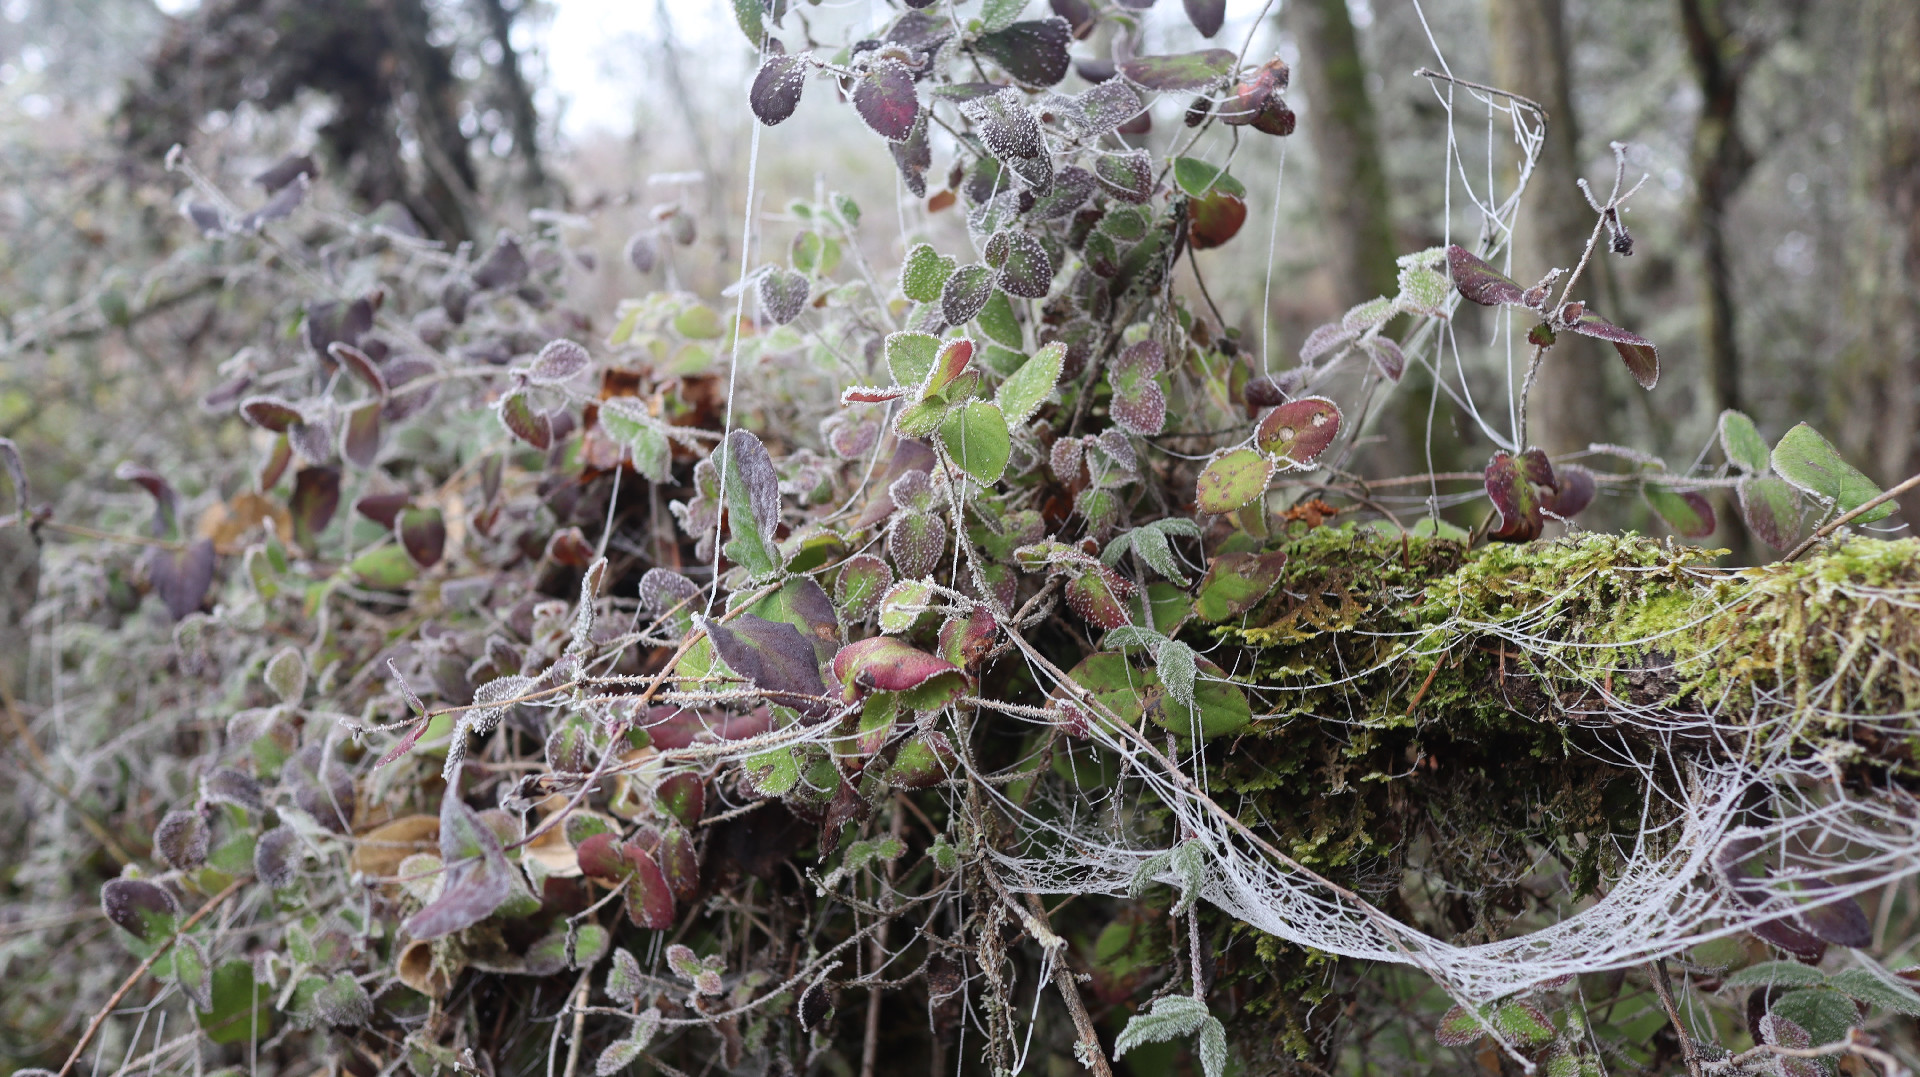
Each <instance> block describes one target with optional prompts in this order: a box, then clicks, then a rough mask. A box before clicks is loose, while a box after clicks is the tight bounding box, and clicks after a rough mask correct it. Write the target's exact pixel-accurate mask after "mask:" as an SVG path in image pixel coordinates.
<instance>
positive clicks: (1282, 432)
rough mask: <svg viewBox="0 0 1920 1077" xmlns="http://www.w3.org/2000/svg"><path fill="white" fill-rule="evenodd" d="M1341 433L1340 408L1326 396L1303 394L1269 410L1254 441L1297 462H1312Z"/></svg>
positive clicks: (1277, 454) (1275, 454)
mask: <svg viewBox="0 0 1920 1077" xmlns="http://www.w3.org/2000/svg"><path fill="white" fill-rule="evenodd" d="M1339 433H1340V408H1339V405H1337V404H1335V403H1334V402H1333V401H1331V400H1328V399H1327V398H1326V397H1324V396H1303V397H1301V398H1300V399H1298V400H1290V401H1288V402H1287V403H1285V404H1282V405H1280V406H1279V407H1277V408H1274V409H1273V410H1272V411H1270V412H1268V413H1267V417H1266V418H1264V419H1262V420H1260V428H1259V430H1258V431H1256V432H1255V433H1254V443H1255V444H1257V445H1259V446H1260V448H1261V450H1262V451H1263V452H1267V453H1271V454H1272V455H1274V456H1276V457H1279V458H1280V459H1283V460H1288V461H1291V462H1293V463H1295V464H1308V463H1312V462H1313V460H1314V458H1315V457H1317V456H1319V455H1320V454H1321V453H1323V452H1325V451H1326V450H1327V446H1329V445H1331V444H1333V439H1334V438H1335V437H1337V436H1339Z"/></svg>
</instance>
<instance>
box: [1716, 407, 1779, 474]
mask: <svg viewBox="0 0 1920 1077" xmlns="http://www.w3.org/2000/svg"><path fill="white" fill-rule="evenodd" d="M1720 451H1721V452H1723V453H1725V454H1726V456H1727V463H1729V464H1732V465H1733V466H1734V467H1737V468H1739V469H1740V470H1742V471H1744V472H1746V473H1747V474H1749V475H1765V474H1766V473H1767V468H1768V467H1769V466H1770V465H1771V463H1772V461H1771V456H1772V453H1771V452H1769V451H1768V449H1767V443H1766V441H1765V439H1763V438H1761V436H1760V431H1759V430H1758V429H1757V428H1755V427H1754V425H1753V420H1752V419H1749V418H1747V414H1746V413H1745V412H1743V411H1735V410H1733V409H1732V408H1728V409H1727V410H1726V411H1723V412H1721V413H1720Z"/></svg>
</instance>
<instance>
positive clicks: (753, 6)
mask: <svg viewBox="0 0 1920 1077" xmlns="http://www.w3.org/2000/svg"><path fill="white" fill-rule="evenodd" d="M762 10H763V8H762V6H761V0H733V21H734V22H735V23H737V24H739V27H740V32H741V33H743V34H745V35H747V44H749V45H752V46H753V47H754V48H755V49H758V48H760V46H761V45H762V44H763V43H764V42H765V41H766V39H767V27H766V23H765V22H764V21H763V20H762V19H761V12H762Z"/></svg>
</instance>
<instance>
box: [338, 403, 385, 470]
mask: <svg viewBox="0 0 1920 1077" xmlns="http://www.w3.org/2000/svg"><path fill="white" fill-rule="evenodd" d="M380 406H381V405H380V402H379V401H378V400H370V401H368V402H367V403H365V404H362V405H360V406H359V407H357V408H355V409H353V410H352V411H350V412H348V413H347V425H346V426H344V427H342V428H341V430H340V455H341V456H342V457H344V458H346V461H347V463H349V464H352V465H353V466H354V467H358V468H369V467H372V466H373V462H374V461H375V460H377V459H379V457H380Z"/></svg>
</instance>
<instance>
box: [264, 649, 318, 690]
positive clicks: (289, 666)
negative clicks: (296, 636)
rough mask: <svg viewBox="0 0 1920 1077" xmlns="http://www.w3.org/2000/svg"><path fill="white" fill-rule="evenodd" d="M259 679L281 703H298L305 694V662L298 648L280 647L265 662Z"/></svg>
mask: <svg viewBox="0 0 1920 1077" xmlns="http://www.w3.org/2000/svg"><path fill="white" fill-rule="evenodd" d="M261 677H262V679H263V680H265V681H266V682H267V687H268V688H271V689H273V694H274V695H276V696H278V697H280V702H282V703H298V702H299V701H300V700H301V698H302V697H304V696H305V695H306V694H307V660H306V659H305V658H302V657H301V656H300V649H299V648H298V647H282V648H280V650H279V651H278V652H277V653H276V654H275V655H274V656H273V657H272V658H271V659H269V660H268V661H267V667H266V669H265V670H264V671H262V674H261Z"/></svg>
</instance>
